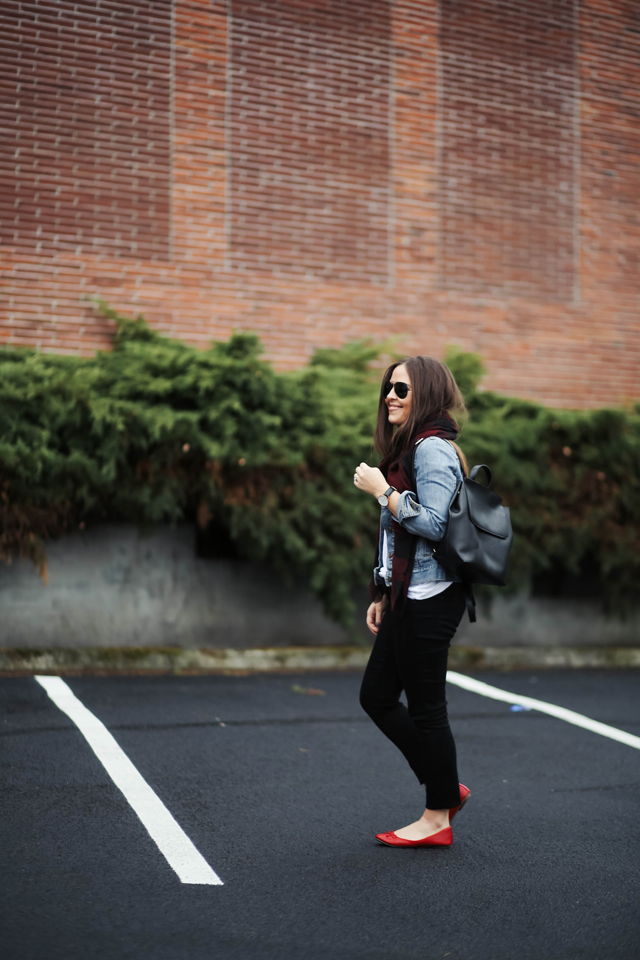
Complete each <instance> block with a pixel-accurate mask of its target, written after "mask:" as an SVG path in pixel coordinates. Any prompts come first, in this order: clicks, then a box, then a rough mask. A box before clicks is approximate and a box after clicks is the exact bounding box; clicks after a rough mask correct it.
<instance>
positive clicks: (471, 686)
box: [447, 670, 640, 750]
mask: <svg viewBox="0 0 640 960" xmlns="http://www.w3.org/2000/svg"><path fill="white" fill-rule="evenodd" d="M447 680H448V681H449V683H454V684H455V685H456V686H457V687H462V688H463V689H464V690H471V692H472V693H479V694H480V696H482V697H491V699H492V700H502V701H504V703H514V704H519V705H520V706H522V707H529V708H530V709H531V710H539V711H540V713H548V714H549V716H551V717H557V718H558V720H566V722H567V723H573V724H574V725H575V726H576V727H584V729H585V730H591V732H592V733H599V734H600V736H602V737H609V739H610V740H618V741H619V743H624V744H626V745H627V746H628V747H635V749H636V750H640V737H634V735H633V734H632V733H627V732H626V731H625V730H618V728H617V727H610V726H609V724H607V723H600V722H599V721H598V720H591V718H590V717H585V716H584V714H582V713H576V712H575V710H567V708H566V707H557V706H556V705H555V703H546V702H545V701H544V700H535V699H534V698H533V697H524V696H522V694H520V693H509V691H508V690H501V689H500V688H499V687H492V686H491V684H489V683H483V682H482V681H481V680H474V679H473V677H467V676H465V675H464V674H463V673H456V672H455V670H449V671H447Z"/></svg>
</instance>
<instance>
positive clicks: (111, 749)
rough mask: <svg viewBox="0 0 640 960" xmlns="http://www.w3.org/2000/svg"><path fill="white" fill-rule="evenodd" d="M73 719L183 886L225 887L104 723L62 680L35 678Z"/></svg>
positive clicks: (56, 703) (58, 678) (57, 704)
mask: <svg viewBox="0 0 640 960" xmlns="http://www.w3.org/2000/svg"><path fill="white" fill-rule="evenodd" d="M34 679H36V680H37V681H38V683H39V684H40V686H41V687H44V689H45V690H46V691H47V693H48V694H49V696H50V697H51V699H52V700H53V702H54V703H55V705H56V706H57V707H59V708H60V710H62V712H63V713H66V715H67V716H68V717H69V719H70V720H72V721H73V722H74V723H75V725H76V726H77V728H78V730H79V731H80V733H81V734H82V735H83V737H84V738H85V739H86V741H87V743H88V744H89V746H90V747H91V749H92V750H93V752H94V753H95V755H96V757H97V758H98V760H99V761H100V763H101V764H102V765H103V767H104V768H105V770H106V771H107V773H108V774H109V776H110V777H111V779H112V780H113V782H114V783H115V785H116V786H117V787H118V788H119V789H120V790H121V791H122V793H123V794H124V796H125V799H126V800H127V801H128V802H129V803H130V804H131V806H132V807H133V809H134V810H135V812H136V813H137V814H138V816H139V817H140V819H141V820H142V823H143V824H144V826H145V827H146V829H147V830H148V831H149V834H150V836H151V838H152V839H153V840H154V841H155V842H156V844H157V845H158V848H159V850H160V852H161V853H162V854H163V856H164V857H165V858H166V860H167V862H168V864H169V866H170V867H172V868H173V869H174V870H175V872H176V873H177V874H178V876H179V877H180V880H181V881H182V883H198V884H210V885H212V884H215V885H222V880H221V879H220V877H219V876H218V875H217V874H216V873H215V872H214V871H213V870H212V869H211V867H210V866H209V864H208V863H207V861H206V860H205V859H204V857H203V856H202V854H200V853H199V852H198V851H197V850H196V848H195V847H194V845H193V844H192V842H191V840H189V837H188V836H187V835H186V833H185V832H184V830H183V829H182V827H181V826H180V825H179V824H178V823H176V821H175V820H174V819H173V817H172V816H171V814H170V813H169V811H168V810H167V808H166V807H165V805H164V803H163V802H162V800H161V799H160V798H159V797H158V796H157V795H156V794H155V793H154V792H153V790H152V789H151V787H150V786H149V784H148V783H147V782H146V780H145V779H144V778H143V777H142V776H141V775H140V774H139V773H138V771H137V770H136V768H135V767H134V765H133V764H132V763H131V760H129V758H128V756H127V755H126V753H125V752H124V751H123V750H122V749H121V748H120V747H119V746H118V744H117V743H116V741H115V740H114V738H113V737H112V735H111V734H110V733H109V731H108V730H107V728H106V727H105V725H104V724H103V723H102V721H100V720H98V718H97V717H96V716H94V714H93V713H91V711H90V710H87V708H86V707H85V706H84V704H83V703H81V701H80V700H78V698H77V697H76V695H75V694H74V693H73V691H72V690H71V689H70V688H69V687H68V686H67V684H66V683H65V682H64V680H63V679H62V678H61V677H35V678H34Z"/></svg>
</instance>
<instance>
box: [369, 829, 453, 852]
mask: <svg viewBox="0 0 640 960" xmlns="http://www.w3.org/2000/svg"><path fill="white" fill-rule="evenodd" d="M376 840H377V841H378V843H384V844H385V845H386V846H387V847H450V846H451V844H452V843H453V833H452V831H451V827H445V828H444V830H439V831H438V832H437V833H432V834H431V836H430V837H424V839H422V840H404V839H403V838H402V837H396V835H395V833H394V832H393V830H390V831H389V833H376Z"/></svg>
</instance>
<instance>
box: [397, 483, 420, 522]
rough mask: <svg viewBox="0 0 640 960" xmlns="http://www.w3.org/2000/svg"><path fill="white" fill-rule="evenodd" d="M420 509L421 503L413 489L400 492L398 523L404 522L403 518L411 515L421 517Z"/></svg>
mask: <svg viewBox="0 0 640 960" xmlns="http://www.w3.org/2000/svg"><path fill="white" fill-rule="evenodd" d="M420 509H421V507H420V504H419V503H418V499H417V497H416V495H415V493H414V492H413V490H405V491H404V493H401V494H400V499H399V500H398V505H397V507H396V514H397V516H398V523H402V521H403V520H407V519H409V518H411V517H419V516H420Z"/></svg>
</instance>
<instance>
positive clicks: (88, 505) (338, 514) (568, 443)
mask: <svg viewBox="0 0 640 960" xmlns="http://www.w3.org/2000/svg"><path fill="white" fill-rule="evenodd" d="M102 309H103V310H104V312H106V313H107V314H108V315H109V316H110V317H111V319H112V320H113V321H114V327H115V335H114V343H113V349H112V350H110V351H100V352H98V353H96V354H95V356H94V357H91V358H80V357H73V356H59V355H54V354H42V353H39V352H37V351H34V350H30V349H24V348H17V349H16V348H10V347H4V348H2V349H0V558H3V559H4V560H6V561H11V559H12V558H13V557H15V556H20V557H30V558H31V559H32V560H33V561H34V562H35V563H36V564H37V565H38V566H39V568H40V570H41V572H42V573H43V575H44V576H45V577H46V554H45V543H46V541H47V540H48V539H49V538H51V537H56V536H60V535H61V534H62V533H64V532H65V531H67V530H72V529H77V528H78V526H80V527H84V526H85V525H87V524H90V523H93V522H99V521H105V520H132V521H135V522H137V523H139V524H141V525H146V524H151V523H158V522H176V521H178V520H182V519H189V518H193V519H195V520H196V521H197V523H198V524H199V526H200V527H201V528H206V527H208V526H209V525H211V524H214V525H215V528H216V529H223V530H225V531H226V532H227V533H228V535H229V536H230V538H231V540H232V541H233V542H234V544H235V545H236V547H237V551H238V555H239V556H243V557H246V558H248V559H253V560H258V561H262V560H265V559H266V558H269V561H270V562H271V563H272V564H273V565H274V566H275V567H276V568H277V569H278V570H279V571H280V572H281V574H282V575H283V576H284V577H285V578H288V579H289V581H293V580H294V579H303V580H305V581H306V582H307V583H308V585H309V586H310V588H311V589H312V591H313V592H314V593H315V594H316V595H317V596H318V597H319V598H321V599H322V600H323V601H324V604H325V608H326V610H327V612H328V613H329V615H331V616H332V617H334V618H336V619H337V620H339V621H341V622H342V623H343V624H345V625H347V626H348V625H349V624H350V623H351V621H352V617H353V599H352V597H353V593H354V589H355V588H356V587H362V586H364V585H365V584H366V582H367V581H368V579H369V576H370V570H371V565H372V560H373V553H374V549H375V539H376V531H377V519H378V506H377V504H376V503H375V501H374V500H373V498H372V497H366V496H364V495H363V494H362V493H360V492H359V491H357V490H356V489H355V488H354V486H353V483H352V479H353V471H354V467H355V465H356V464H357V463H359V462H361V461H362V460H365V461H368V462H370V463H376V462H377V458H376V457H375V455H374V452H373V450H372V447H371V436H372V432H373V425H374V420H375V413H376V407H377V396H378V390H379V376H380V371H379V370H375V369H374V370H372V368H371V365H372V363H374V362H375V361H376V360H377V358H378V356H379V353H380V349H379V348H376V347H375V346H373V345H371V344H370V343H368V342H358V343H352V344H349V345H347V346H345V347H344V348H343V349H341V350H319V351H317V352H316V354H315V355H314V356H313V358H312V360H311V362H310V363H309V365H308V366H307V367H305V368H303V369H302V370H298V371H295V372H293V373H277V372H275V371H274V370H273V369H272V367H271V366H270V365H269V364H268V363H266V362H265V361H264V360H262V359H261V357H260V344H259V342H258V340H257V338H256V337H255V336H252V335H249V334H234V335H233V336H232V337H231V338H230V339H229V340H228V341H227V342H218V343H214V344H212V346H211V347H210V348H209V349H208V350H199V349H196V348H195V347H191V346H188V345H186V344H184V343H182V342H180V341H178V340H173V339H169V338H167V337H163V336H161V335H160V334H158V333H156V332H154V331H152V330H151V329H150V328H149V327H148V326H147V324H146V323H145V322H144V320H143V319H142V317H138V318H137V319H136V320H131V319H127V318H124V317H120V316H118V315H117V314H115V313H114V312H113V311H111V310H110V309H109V308H108V307H106V305H102ZM447 361H448V363H449V365H450V366H451V368H452V370H453V372H454V374H455V376H456V378H457V380H458V382H459V384H460V386H461V388H462V390H463V392H464V393H465V396H466V399H467V403H468V407H469V417H468V420H467V422H466V423H465V424H464V425H463V429H462V433H461V437H460V442H461V445H462V447H463V449H464V450H465V453H466V454H467V457H468V459H469V461H470V462H471V463H483V462H486V463H488V464H490V466H491V467H492V469H493V470H494V475H495V478H496V483H495V485H496V487H497V489H498V491H499V492H500V493H501V494H502V495H503V497H504V499H505V502H506V503H507V505H509V506H510V507H511V510H512V518H513V524H514V530H515V538H514V548H513V555H512V556H513V563H512V574H513V575H512V582H513V584H514V585H515V586H520V585H524V584H526V583H528V582H531V580H532V578H533V577H535V576H536V575H540V574H542V573H544V572H545V571H550V572H551V573H552V575H553V577H554V578H558V577H561V576H563V575H564V574H566V573H569V574H571V573H573V574H580V573H581V572H583V571H585V570H587V571H588V572H590V573H593V572H594V571H595V572H597V574H598V576H599V577H600V581H601V583H602V585H603V589H604V592H605V597H606V599H607V602H608V603H609V605H614V606H616V607H619V605H620V602H621V601H622V600H623V599H624V598H626V597H629V596H631V595H632V594H633V591H634V588H635V585H636V583H637V579H638V574H639V573H640V481H639V479H638V477H639V476H640V408H638V407H633V408H630V409H629V410H626V411H623V410H598V411H590V412H582V411H580V412H576V411H569V410H550V409H546V408H544V407H543V406H541V405H539V404H535V403H529V402H525V401H521V400H515V399H512V398H508V397H502V396H498V395H496V394H493V393H490V392H483V391H482V390H480V389H478V386H479V381H480V379H481V377H482V373H483V367H482V363H481V360H480V358H479V357H477V356H476V355H474V354H468V353H462V352H460V351H457V350H455V349H452V350H450V351H449V354H448V357H447Z"/></svg>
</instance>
